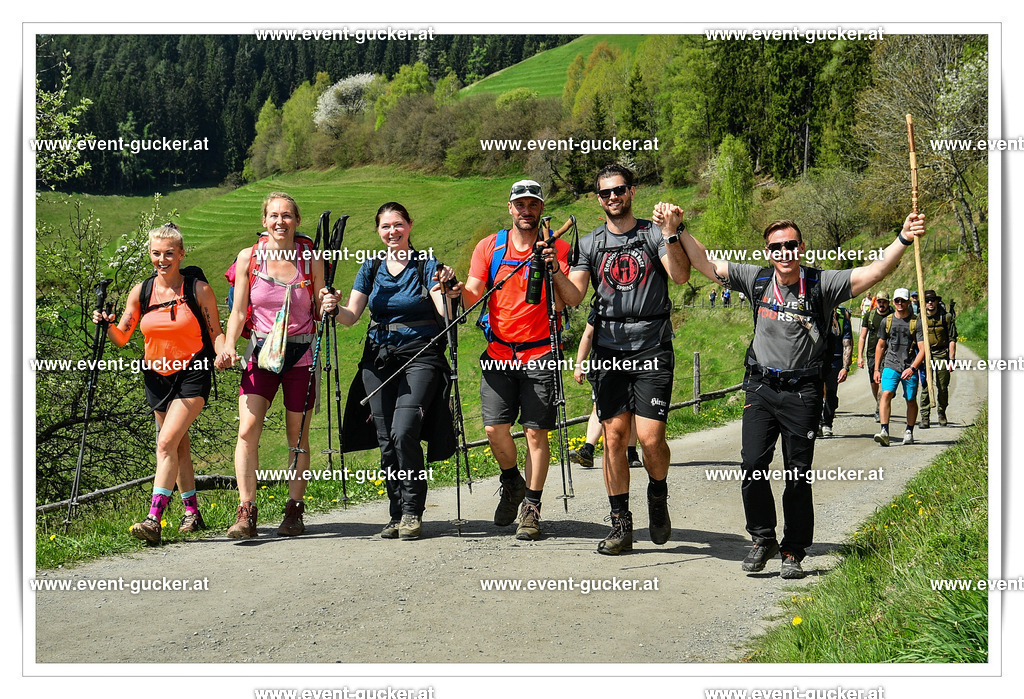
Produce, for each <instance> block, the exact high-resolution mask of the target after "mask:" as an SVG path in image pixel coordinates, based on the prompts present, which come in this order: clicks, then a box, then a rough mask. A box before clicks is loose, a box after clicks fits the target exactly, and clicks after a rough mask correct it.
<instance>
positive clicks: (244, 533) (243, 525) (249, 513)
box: [228, 502, 259, 539]
mask: <svg viewBox="0 0 1024 699" xmlns="http://www.w3.org/2000/svg"><path fill="white" fill-rule="evenodd" d="M258 513H259V511H258V509H257V508H256V503H254V502H243V503H242V504H241V505H239V506H238V510H237V511H236V512H235V523H234V524H232V525H231V526H230V527H229V528H228V538H229V539H252V538H254V537H255V536H256V515H257V514H258Z"/></svg>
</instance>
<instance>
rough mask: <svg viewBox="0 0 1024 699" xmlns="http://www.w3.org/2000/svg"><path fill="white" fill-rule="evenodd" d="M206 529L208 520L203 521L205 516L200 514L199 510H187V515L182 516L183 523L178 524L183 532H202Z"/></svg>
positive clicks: (179, 529)
mask: <svg viewBox="0 0 1024 699" xmlns="http://www.w3.org/2000/svg"><path fill="white" fill-rule="evenodd" d="M204 529H206V522H204V521H203V516H202V515H201V514H199V510H196V511H195V512H186V513H185V516H184V517H182V518H181V524H180V525H178V531H179V532H181V533H183V534H187V533H192V532H201V531H203V530H204Z"/></svg>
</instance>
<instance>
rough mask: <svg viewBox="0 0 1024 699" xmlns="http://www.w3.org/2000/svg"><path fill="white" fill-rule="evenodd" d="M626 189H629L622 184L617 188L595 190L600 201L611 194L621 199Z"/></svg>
mask: <svg viewBox="0 0 1024 699" xmlns="http://www.w3.org/2000/svg"><path fill="white" fill-rule="evenodd" d="M627 189H629V187H627V186H626V185H624V184H620V185H619V186H618V187H609V188H608V189H599V190H597V196H599V197H601V198H602V199H607V198H608V197H610V196H611V195H613V194H614V195H615V196H617V197H621V196H622V195H623V194H625V193H626V190H627Z"/></svg>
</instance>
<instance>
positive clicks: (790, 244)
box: [768, 240, 800, 252]
mask: <svg viewBox="0 0 1024 699" xmlns="http://www.w3.org/2000/svg"><path fill="white" fill-rule="evenodd" d="M798 247H800V241H799V240H787V241H786V242H784V243H768V251H769V252H782V248H786V249H787V250H796V249H797V248H798Z"/></svg>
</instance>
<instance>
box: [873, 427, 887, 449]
mask: <svg viewBox="0 0 1024 699" xmlns="http://www.w3.org/2000/svg"><path fill="white" fill-rule="evenodd" d="M875 441H876V442H878V443H879V444H881V445H882V446H883V447H887V446H889V433H888V432H886V431H885V430H882V431H881V432H879V433H878V434H876V435H875Z"/></svg>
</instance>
